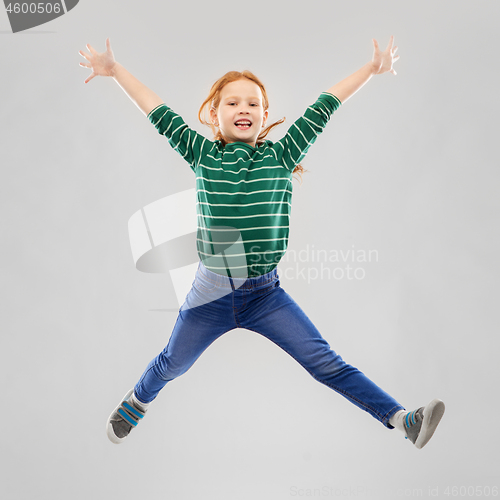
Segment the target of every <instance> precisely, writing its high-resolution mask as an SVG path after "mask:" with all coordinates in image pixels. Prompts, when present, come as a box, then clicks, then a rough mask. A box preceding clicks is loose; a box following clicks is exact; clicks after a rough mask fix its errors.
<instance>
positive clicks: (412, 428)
mask: <svg viewBox="0 0 500 500" xmlns="http://www.w3.org/2000/svg"><path fill="white" fill-rule="evenodd" d="M443 414H444V403H443V402H442V401H440V400H439V399H433V400H432V401H431V402H430V403H429V404H428V405H427V406H422V407H421V408H419V409H418V410H415V411H412V412H410V413H408V415H406V417H405V419H404V427H405V432H406V439H409V440H410V441H411V442H412V443H413V444H414V445H415V446H416V447H417V448H418V449H420V448H423V447H424V446H425V445H426V444H427V443H428V442H429V439H430V438H431V437H432V435H433V434H434V431H435V430H436V427H437V426H438V424H439V422H440V420H441V417H442V416H443Z"/></svg>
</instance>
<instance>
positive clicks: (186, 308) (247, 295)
mask: <svg viewBox="0 0 500 500" xmlns="http://www.w3.org/2000/svg"><path fill="white" fill-rule="evenodd" d="M373 45H374V51H373V57H372V60H371V61H370V62H369V63H367V64H365V65H364V66H363V67H362V68H361V69H359V70H358V71H356V72H355V73H353V74H352V75H351V76H349V77H348V78H346V79H345V80H342V81H341V82H340V83H338V84H336V85H334V86H333V87H331V88H330V89H328V90H327V91H326V92H322V93H321V94H320V96H319V97H318V99H317V101H316V102H315V103H314V104H312V105H311V106H309V107H308V108H307V110H306V111H305V113H304V115H303V116H302V117H301V118H299V119H298V120H297V121H296V122H295V123H294V124H293V125H292V126H291V127H290V128H289V129H288V131H287V133H286V135H285V136H284V137H283V139H281V140H280V141H278V142H276V143H273V142H271V141H269V140H265V137H266V135H267V133H268V132H269V130H270V129H272V128H273V127H274V126H276V125H278V124H279V123H281V122H282V121H283V120H280V121H279V122H276V123H273V124H271V125H270V126H268V127H266V124H267V119H268V107H269V103H268V100H267V94H266V90H265V88H264V86H263V84H262V82H261V81H260V80H259V79H258V78H257V77H256V76H255V75H253V74H252V73H250V72H249V71H245V72H243V73H238V72H235V71H231V72H229V73H227V74H226V75H224V76H223V77H222V78H221V79H219V80H218V81H217V82H216V83H215V84H214V85H213V87H212V89H211V91H210V94H209V96H208V97H207V99H206V100H205V102H204V103H203V104H202V106H201V108H200V112H199V114H198V117H199V119H200V121H201V122H202V123H205V124H207V125H210V127H211V128H212V130H213V132H214V134H215V139H214V140H213V141H210V140H208V139H206V138H205V137H203V136H202V135H200V134H198V133H197V132H195V131H194V130H193V129H190V128H189V127H188V126H187V125H186V124H185V122H184V121H183V119H182V118H181V117H180V116H179V115H177V114H176V113H175V112H174V111H173V110H172V109H170V108H169V107H168V106H167V105H166V104H165V103H164V102H163V100H162V99H161V98H160V97H158V96H157V95H156V94H155V93H154V92H152V91H151V90H150V89H148V88H147V87H146V86H145V85H143V84H142V83H141V82H139V81H138V80H137V79H136V78H135V77H134V76H132V75H131V74H130V73H129V72H128V71H127V70H126V69H125V68H124V67H123V66H122V65H121V64H119V63H118V62H116V61H115V59H114V55H113V52H112V50H111V45H110V41H109V38H108V39H107V40H106V52H104V53H98V52H96V51H95V50H94V49H93V48H92V47H91V46H90V45H87V48H88V50H89V52H90V53H84V52H82V51H80V54H81V55H82V56H83V57H84V58H85V59H86V60H87V61H88V62H86V63H80V65H81V66H83V67H86V68H90V69H91V70H92V73H91V75H90V76H89V77H88V78H87V79H86V80H85V83H88V82H89V81H90V80H92V78H94V77H95V76H98V75H99V76H111V77H112V78H113V79H114V80H115V81H116V82H117V83H118V85H120V87H121V88H122V89H123V90H124V91H125V92H126V94H127V95H128V96H129V97H130V99H131V100H132V101H133V102H134V103H135V104H136V105H137V106H138V107H139V108H140V109H141V110H142V112H143V113H144V114H145V115H146V116H147V117H148V119H149V120H150V121H151V123H152V124H153V125H154V126H155V127H156V129H157V130H158V132H159V133H160V134H162V135H164V136H165V137H166V138H167V139H168V141H169V143H170V145H171V146H172V147H173V148H174V149H175V150H176V151H177V152H178V153H179V154H181V155H182V157H183V158H184V159H185V160H186V161H187V162H188V164H189V165H190V167H191V169H192V170H193V172H194V173H195V174H196V193H197V214H198V237H197V248H198V255H199V257H200V262H199V264H198V270H197V272H196V275H195V279H194V282H193V285H192V288H191V290H190V292H189V293H188V295H187V296H186V299H185V302H184V304H183V305H182V306H181V307H180V309H179V315H178V317H177V321H176V324H175V326H174V329H173V331H172V334H171V336H170V340H169V342H168V345H167V346H166V347H165V349H164V350H163V352H161V353H160V354H159V355H158V356H157V357H156V358H155V359H153V360H152V361H151V362H150V363H149V365H148V366H147V368H146V370H145V372H144V373H143V375H142V376H141V378H140V380H139V381H138V383H137V384H136V386H135V387H134V388H133V389H131V390H130V391H129V392H128V393H127V394H126V395H125V397H124V398H123V400H122V401H121V402H120V404H119V405H118V406H117V408H116V409H115V410H114V411H113V413H112V414H111V416H110V417H109V419H108V422H107V435H108V437H109V439H110V440H111V441H112V442H113V443H121V442H123V441H124V440H125V439H126V437H127V436H128V435H129V433H130V431H131V430H132V429H133V428H135V427H136V426H137V424H138V423H139V422H140V420H141V419H142V418H143V417H144V415H145V413H146V411H147V409H148V407H149V404H150V403H151V402H152V401H153V400H154V399H155V398H156V396H157V395H158V393H159V392H160V390H161V389H162V388H163V387H164V386H165V384H166V383H167V382H169V381H171V380H173V379H174V378H176V377H178V376H180V375H182V374H183V373H185V372H186V371H187V370H188V369H189V368H190V367H191V366H192V364H193V363H194V362H195V361H196V359H197V358H198V357H199V356H200V355H201V354H202V352H203V351H204V350H205V349H206V348H207V347H208V346H209V345H210V344H211V343H212V342H213V341H214V340H216V339H217V338H219V337H220V336H221V335H222V334H224V333H225V332H228V331H230V330H233V329H235V328H246V329H248V330H253V331H255V332H257V333H260V334H262V335H264V336H266V337H267V338H268V339H269V340H271V341H272V342H275V343H276V344H277V345H279V346H280V347H281V348H282V349H283V350H284V351H286V352H287V353H288V354H290V355H291V356H292V357H293V358H294V359H295V360H296V361H298V362H299V363H300V364H301V365H302V366H303V367H304V368H305V369H306V370H307V371H308V372H309V373H310V374H311V375H312V376H313V377H314V378H315V379H316V380H318V381H319V382H321V383H323V384H325V385H327V386H328V387H330V388H331V389H333V390H335V391H337V392H338V393H340V394H342V395H343V396H344V397H346V398H347V399H348V400H350V401H351V402H352V403H354V404H355V405H356V406H358V407H359V408H361V409H363V410H365V411H367V412H368V413H370V414H371V415H372V416H373V417H375V418H376V419H377V420H379V421H380V422H381V423H382V424H383V425H384V426H386V427H387V428H389V429H392V428H394V427H396V428H398V429H399V430H401V431H402V432H403V433H404V435H405V437H406V438H408V439H409V440H410V441H411V442H412V443H413V444H414V445H415V446H416V447H417V448H422V447H423V446H424V445H425V444H426V443H427V442H428V441H429V439H430V438H431V437H432V435H433V433H434V431H435V429H436V427H437V425H438V423H439V421H440V420H441V417H442V416H443V413H444V403H443V402H442V401H439V400H437V399H434V400H433V401H431V402H430V403H429V404H428V405H427V406H425V407H421V408H419V409H418V410H414V411H412V412H407V411H406V410H405V409H404V408H403V407H402V406H401V405H400V404H399V403H398V402H397V401H396V400H394V399H393V398H392V397H391V396H390V395H389V394H387V393H386V392H384V391H383V390H382V389H380V388H379V387H378V386H377V385H375V384H374V383H373V382H372V381H371V380H369V379H368V378H367V377H366V376H365V375H364V374H363V373H362V372H360V371H359V370H358V369H357V368H354V367H353V366H351V365H349V364H347V363H346V362H345V361H344V360H343V359H342V358H341V357H340V356H339V355H338V354H337V353H335V352H334V351H333V350H332V349H331V348H330V346H329V344H328V343H327V342H326V341H325V340H324V339H323V337H322V336H321V334H320V332H319V331H318V330H317V329H316V327H315V326H314V325H313V323H312V322H311V321H310V320H309V318H308V317H307V316H306V315H305V313H304V312H303V311H302V310H301V309H300V307H299V306H298V305H297V304H296V303H295V301H294V300H293V299H292V298H291V297H290V296H289V295H288V294H287V293H286V292H285V290H284V289H283V288H282V287H281V286H280V281H279V276H278V274H277V265H278V262H279V261H280V259H281V257H282V256H283V255H284V253H285V251H286V248H287V242H288V230H289V216H290V211H291V196H292V174H293V173H294V172H298V173H301V172H302V167H301V166H300V165H299V162H300V161H301V160H302V159H303V158H304V156H305V155H306V153H307V151H308V149H309V147H310V146H311V145H312V144H313V143H314V141H315V140H316V138H317V136H318V135H319V134H320V133H321V132H322V130H323V129H324V127H325V125H326V124H327V122H328V120H329V118H330V116H331V115H332V114H333V113H334V112H335V110H336V109H338V107H339V106H340V105H341V104H342V103H345V101H347V99H348V98H349V97H351V96H352V95H353V94H354V93H355V92H357V91H358V90H359V89H360V88H361V87H362V86H363V85H364V84H365V83H367V82H368V81H369V80H370V79H371V78H372V76H373V75H379V74H383V73H386V72H391V73H392V74H394V75H395V74H396V72H395V71H394V69H393V64H394V62H396V61H397V60H398V59H399V56H396V55H395V52H396V50H397V47H394V39H393V37H391V39H390V42H389V44H388V46H387V48H386V50H385V51H383V52H382V51H381V50H380V49H379V47H378V43H377V41H376V40H373ZM206 107H208V111H209V120H210V121H209V122H207V121H206V120H205V118H203V117H202V114H203V113H204V111H205V108H206Z"/></svg>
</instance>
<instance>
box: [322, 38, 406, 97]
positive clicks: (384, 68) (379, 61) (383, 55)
mask: <svg viewBox="0 0 500 500" xmlns="http://www.w3.org/2000/svg"><path fill="white" fill-rule="evenodd" d="M372 41H373V58H372V60H371V61H370V62H369V63H367V64H365V65H364V66H363V67H362V68H360V69H358V71H356V72H354V73H353V74H352V75H351V76H348V77H347V78H345V79H344V80H342V81H341V82H339V83H337V84H336V85H334V86H333V87H331V88H330V89H328V90H327V92H328V93H330V94H333V95H334V96H336V97H337V98H338V99H340V101H341V102H342V103H344V102H345V101H347V99H349V98H350V97H351V96H352V95H354V94H355V93H356V92H357V91H358V90H359V89H360V88H361V87H363V85H365V83H367V82H368V81H369V80H370V79H371V77H372V76H373V75H381V74H382V73H386V72H388V71H390V72H391V73H392V74H393V75H395V74H396V71H394V68H393V64H394V63H395V62H396V61H397V60H398V59H399V56H395V55H394V54H395V53H396V50H397V49H398V48H397V47H393V46H394V37H393V36H391V39H390V41H389V45H388V46H387V48H386V49H385V50H384V52H381V51H380V49H379V47H378V43H377V40H375V39H373V40H372Z"/></svg>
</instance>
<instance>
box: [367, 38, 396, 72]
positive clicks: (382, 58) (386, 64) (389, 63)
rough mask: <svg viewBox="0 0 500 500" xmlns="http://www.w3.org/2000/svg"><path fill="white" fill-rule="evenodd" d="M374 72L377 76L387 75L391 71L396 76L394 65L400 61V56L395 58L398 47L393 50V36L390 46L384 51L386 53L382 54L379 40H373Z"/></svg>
mask: <svg viewBox="0 0 500 500" xmlns="http://www.w3.org/2000/svg"><path fill="white" fill-rule="evenodd" d="M372 41H373V58H372V64H373V71H374V74H375V75H381V74H382V73H387V72H388V71H390V72H391V73H392V74H393V75H396V74H397V73H396V71H394V68H393V64H394V63H395V62H396V61H397V60H398V59H399V56H395V55H394V54H395V53H396V50H398V48H397V47H394V48H393V45H394V36H391V39H390V40H389V45H387V48H386V49H385V50H384V52H380V49H379V47H378V42H377V40H375V39H373V40H372Z"/></svg>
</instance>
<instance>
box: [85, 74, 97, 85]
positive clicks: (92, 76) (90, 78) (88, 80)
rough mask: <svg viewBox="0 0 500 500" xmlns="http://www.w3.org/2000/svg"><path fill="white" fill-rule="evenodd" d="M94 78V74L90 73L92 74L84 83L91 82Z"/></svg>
mask: <svg viewBox="0 0 500 500" xmlns="http://www.w3.org/2000/svg"><path fill="white" fill-rule="evenodd" d="M94 76H96V75H95V73H94V72H92V74H91V75H90V76H89V77H88V78H87V79H86V80H85V83H89V82H90V80H92V78H94Z"/></svg>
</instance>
